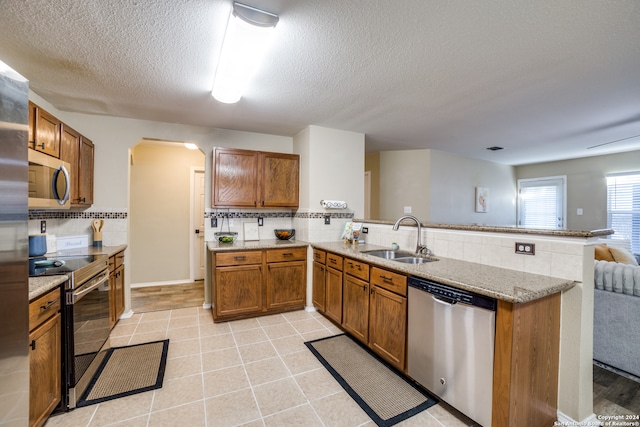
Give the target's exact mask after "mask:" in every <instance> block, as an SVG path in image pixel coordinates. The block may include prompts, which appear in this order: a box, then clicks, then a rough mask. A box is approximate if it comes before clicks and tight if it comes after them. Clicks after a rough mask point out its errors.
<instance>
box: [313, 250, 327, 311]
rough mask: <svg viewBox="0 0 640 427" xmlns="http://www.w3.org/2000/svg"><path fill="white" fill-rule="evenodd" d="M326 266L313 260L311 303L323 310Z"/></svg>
mask: <svg viewBox="0 0 640 427" xmlns="http://www.w3.org/2000/svg"><path fill="white" fill-rule="evenodd" d="M326 277H327V275H326V267H325V266H324V265H323V264H320V263H319V262H315V261H314V262H313V305H314V306H315V307H316V308H317V309H318V310H320V311H321V312H324V310H325V308H324V307H325V305H324V304H325V288H326Z"/></svg>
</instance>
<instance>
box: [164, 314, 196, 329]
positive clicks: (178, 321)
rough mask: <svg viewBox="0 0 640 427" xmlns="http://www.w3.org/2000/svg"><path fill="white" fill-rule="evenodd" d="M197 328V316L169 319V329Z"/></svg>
mask: <svg viewBox="0 0 640 427" xmlns="http://www.w3.org/2000/svg"><path fill="white" fill-rule="evenodd" d="M192 326H198V316H185V317H175V318H174V317H171V319H170V320H169V329H181V328H189V327H192Z"/></svg>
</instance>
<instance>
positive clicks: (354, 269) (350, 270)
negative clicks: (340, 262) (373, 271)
mask: <svg viewBox="0 0 640 427" xmlns="http://www.w3.org/2000/svg"><path fill="white" fill-rule="evenodd" d="M344 272H345V273H347V274H350V275H352V276H354V277H358V278H360V279H362V280H369V264H365V263H364V262H360V261H356V260H353V259H349V258H347V259H345V260H344Z"/></svg>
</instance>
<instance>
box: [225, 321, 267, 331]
mask: <svg viewBox="0 0 640 427" xmlns="http://www.w3.org/2000/svg"><path fill="white" fill-rule="evenodd" d="M229 326H231V330H232V331H233V332H239V331H246V330H247V329H255V328H259V327H260V323H258V320H257V319H256V318H251V319H242V320H234V321H233V322H229Z"/></svg>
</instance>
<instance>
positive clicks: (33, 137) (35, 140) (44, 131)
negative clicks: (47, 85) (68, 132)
mask: <svg viewBox="0 0 640 427" xmlns="http://www.w3.org/2000/svg"><path fill="white" fill-rule="evenodd" d="M60 126H61V122H60V120H58V119H57V118H55V117H54V116H52V115H51V114H49V113H47V112H46V111H45V110H43V109H42V108H40V107H38V106H37V105H36V104H34V103H32V102H29V147H30V148H33V149H34V150H37V151H41V152H43V153H45V154H48V155H50V156H53V157H58V158H59V157H60Z"/></svg>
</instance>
